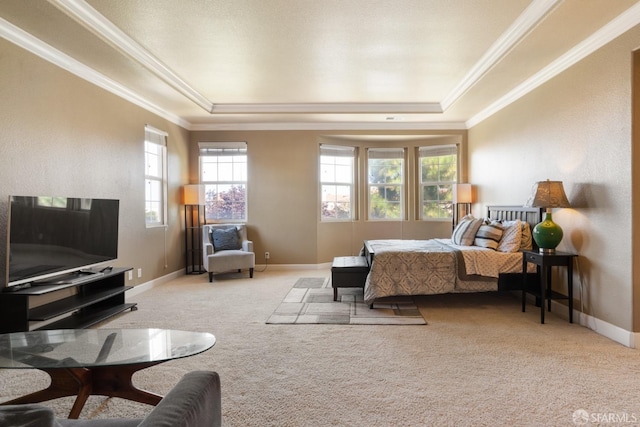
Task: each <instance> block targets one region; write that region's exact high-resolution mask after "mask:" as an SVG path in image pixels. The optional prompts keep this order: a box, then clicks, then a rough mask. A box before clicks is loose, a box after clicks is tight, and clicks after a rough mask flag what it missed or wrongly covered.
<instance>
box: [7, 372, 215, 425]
mask: <svg viewBox="0 0 640 427" xmlns="http://www.w3.org/2000/svg"><path fill="white" fill-rule="evenodd" d="M0 426H16V427H35V426H37V427H220V426H222V398H221V394H220V376H219V375H218V374H217V373H216V372H213V371H192V372H188V373H187V374H185V375H184V376H183V377H182V379H181V380H180V381H179V382H178V383H177V384H176V385H175V386H174V387H173V388H172V389H171V390H170V391H169V393H167V395H166V396H164V397H163V398H162V400H160V403H158V405H157V406H155V407H154V408H153V409H152V410H151V412H150V413H149V414H148V415H147V416H146V417H145V418H144V419H129V418H120V419H95V420H86V419H79V420H71V419H62V418H55V417H54V412H53V410H52V409H50V408H48V407H46V406H43V405H41V404H36V403H33V404H24V405H5V406H0Z"/></svg>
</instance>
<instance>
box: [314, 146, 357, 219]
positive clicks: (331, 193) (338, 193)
mask: <svg viewBox="0 0 640 427" xmlns="http://www.w3.org/2000/svg"><path fill="white" fill-rule="evenodd" d="M355 153H356V150H355V148H354V147H341V146H331V145H321V146H320V186H321V191H320V193H321V200H320V209H321V215H320V220H321V221H340V220H352V219H353V217H354V203H353V201H354V200H355V196H354V194H355V193H354V185H353V183H354V164H355Z"/></svg>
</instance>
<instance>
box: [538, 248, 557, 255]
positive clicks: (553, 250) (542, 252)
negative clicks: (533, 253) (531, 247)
mask: <svg viewBox="0 0 640 427" xmlns="http://www.w3.org/2000/svg"><path fill="white" fill-rule="evenodd" d="M538 251H539V252H540V253H541V254H547V255H549V254H555V253H556V250H555V249H547V248H539V249H538Z"/></svg>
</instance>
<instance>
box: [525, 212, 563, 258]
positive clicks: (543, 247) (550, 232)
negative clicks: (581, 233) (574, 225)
mask: <svg viewBox="0 0 640 427" xmlns="http://www.w3.org/2000/svg"><path fill="white" fill-rule="evenodd" d="M531 234H532V235H533V240H534V241H535V242H536V244H537V245H538V248H540V253H543V254H552V253H555V251H556V246H558V245H559V244H560V241H561V240H562V234H563V233H562V228H560V226H559V225H558V224H556V223H555V222H553V220H552V219H551V212H549V211H547V212H546V213H545V217H544V221H542V222H541V223H540V224H538V225H536V226H535V227H533V230H532V233H531Z"/></svg>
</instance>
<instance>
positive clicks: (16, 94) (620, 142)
mask: <svg viewBox="0 0 640 427" xmlns="http://www.w3.org/2000/svg"><path fill="white" fill-rule="evenodd" d="M638 44H640V30H639V29H637V28H636V29H634V30H632V31H630V32H629V33H627V34H625V35H624V36H622V37H620V38H618V39H617V40H615V41H614V42H612V43H611V44H610V45H608V46H606V47H604V48H602V49H601V50H600V51H598V52H597V53H595V54H594V55H592V56H591V57H589V58H587V59H585V60H583V61H581V62H580V63H579V64H577V65H575V66H574V67H572V68H571V69H569V70H567V71H566V72H564V73H563V74H562V75H560V76H558V77H556V78H555V79H553V80H552V81H550V82H548V83H547V84H545V85H544V86H542V87H541V88H539V89H537V90H535V91H534V92H532V93H531V94H529V95H527V96H526V97H524V98H523V99H521V100H519V101H517V102H516V103H514V104H513V105H511V106H509V107H508V108H506V109H505V110H503V111H501V112H499V113H497V114H495V115H494V116H493V117H491V118H489V119H487V120H486V121H485V122H483V123H481V124H479V125H477V126H475V127H474V128H473V129H471V130H470V131H469V133H468V138H469V141H468V159H466V160H468V163H469V170H468V172H469V182H472V183H473V184H475V185H476V186H477V196H478V199H479V202H478V203H476V205H475V206H474V210H475V213H476V214H478V215H482V214H483V213H484V207H485V206H486V205H487V204H517V203H522V202H524V200H525V199H526V198H527V196H528V194H529V191H530V188H531V185H532V184H533V182H535V181H538V180H543V179H547V178H549V179H558V180H562V181H564V183H565V188H566V190H567V194H568V196H569V199H570V201H571V202H572V203H573V204H574V207H573V209H564V210H557V211H556V212H554V219H556V220H557V222H558V223H560V224H561V225H562V226H563V228H564V229H565V239H564V241H563V243H562V244H561V247H560V249H566V250H571V251H577V252H578V253H579V254H580V260H579V263H578V269H577V271H576V276H575V279H576V281H575V284H576V289H575V290H576V292H575V294H576V297H577V298H579V299H580V301H579V302H578V304H577V305H576V307H581V306H582V307H583V309H584V311H585V312H586V313H587V314H589V315H590V316H593V317H594V318H596V319H601V320H604V321H606V322H609V323H610V324H612V325H615V326H618V327H620V328H623V329H625V330H632V331H639V330H640V320H639V319H638V317H640V314H638V313H637V310H636V312H635V313H634V310H633V307H634V304H633V301H634V298H635V299H636V300H638V299H640V297H639V296H638V292H637V291H636V292H634V290H636V289H637V287H638V285H636V286H634V285H633V277H632V276H633V275H632V264H633V263H634V261H640V259H638V258H640V255H639V254H637V253H632V239H631V234H630V232H629V230H630V229H632V227H634V226H635V223H634V221H633V220H632V219H633V217H632V215H631V214H630V206H631V201H632V200H635V198H632V196H634V195H635V193H637V192H638V191H640V189H636V190H635V191H632V188H633V187H632V180H631V178H632V162H631V156H632V155H633V156H635V157H638V156H640V154H638V152H637V150H636V151H632V149H631V148H632V143H631V69H632V61H631V58H632V56H631V52H632V51H633V50H634V49H635V48H636V47H637V46H638ZM0 58H2V61H0V82H1V85H0V90H1V92H0V96H1V98H2V100H3V103H2V105H1V106H0V124H1V125H2V132H1V133H0V162H1V163H0V165H1V168H0V170H1V172H0V176H1V177H2V179H0V236H2V238H6V211H7V209H6V208H7V202H6V201H7V196H8V195H9V194H59V195H70V196H92V197H106V198H118V199H120V200H121V216H120V221H121V227H120V246H119V252H120V257H119V261H118V263H117V264H118V265H123V266H132V267H135V268H142V269H143V273H144V274H143V277H142V278H141V279H137V278H134V280H133V283H132V284H137V283H142V282H146V281H149V280H152V279H155V278H158V277H161V276H163V275H165V274H168V273H171V272H174V271H179V270H181V269H182V268H183V266H184V265H183V255H184V248H183V242H182V206H181V205H180V188H181V186H182V185H183V184H185V183H188V182H197V180H198V171H197V142H199V141H246V142H247V143H248V146H249V170H250V175H249V194H248V208H249V224H248V225H249V233H250V236H251V238H252V239H253V240H254V241H255V243H256V252H257V260H258V263H261V262H263V259H262V255H263V253H264V251H266V250H268V251H270V252H271V254H272V259H271V262H272V263H275V264H317V263H326V262H329V261H330V260H331V258H332V257H333V256H335V255H344V254H353V253H356V252H357V251H358V250H359V248H360V246H361V242H362V240H364V239H366V238H382V237H398V238H400V237H403V238H430V237H444V236H447V235H448V234H449V233H450V225H449V224H448V223H446V222H445V223H437V222H430V223H424V222H420V221H416V220H415V215H414V213H413V211H411V210H410V212H409V214H408V218H407V221H405V222H403V223H402V224H400V223H379V222H368V221H365V220H364V219H363V218H364V216H363V215H362V213H361V215H362V216H361V217H360V218H361V219H359V220H358V221H355V222H353V223H340V224H325V223H321V222H320V221H319V220H318V190H319V189H318V184H317V176H318V170H317V168H318V164H317V159H318V145H319V143H321V142H323V141H333V142H336V141H338V143H340V140H343V139H345V138H346V139H347V140H348V142H346V143H349V144H351V143H354V145H357V146H359V147H361V148H364V147H366V146H369V145H374V144H377V143H378V144H379V138H378V139H377V140H376V139H375V138H374V139H373V140H372V139H371V138H369V137H368V136H369V135H372V134H373V135H377V136H378V137H379V136H380V135H390V137H391V138H392V139H393V138H397V137H399V136H402V137H407V136H409V135H417V136H418V137H417V138H405V140H403V141H399V142H397V143H396V144H397V145H399V146H406V147H409V148H411V149H412V147H415V146H419V145H422V144H423V143H424V142H425V141H432V140H431V138H432V137H433V135H434V134H435V135H437V134H441V135H457V136H459V138H460V139H461V141H462V147H463V152H464V150H467V146H466V145H467V140H466V138H467V134H466V132H463V131H451V132H440V133H437V132H435V133H434V132H429V131H424V132H375V133H371V132H320V131H317V132H316V131H265V132H262V131H260V132H258V131H255V132H248V131H247V132H232V131H224V132H187V131H186V130H184V129H182V128H180V127H178V126H176V125H174V124H172V123H170V122H168V121H166V120H164V119H162V118H159V117H158V116H156V115H154V114H151V113H149V112H147V111H145V110H143V109H141V108H138V107H136V106H134V105H132V104H130V103H128V102H126V101H124V100H122V99H120V98H118V97H116V96H114V95H111V94H109V93H107V92H105V91H103V90H101V89H99V88H97V87H95V86H93V85H91V84H89V83H87V82H85V81H83V80H81V79H79V78H77V77H74V76H72V75H70V74H69V73H67V72H65V71H63V70H61V69H59V68H57V67H55V66H53V65H51V64H49V63H47V62H46V61H43V60H41V59H39V58H37V57H35V56H33V55H31V54H29V53H27V52H25V51H23V50H21V49H20V48H17V47H15V46H14V45H12V44H10V43H8V42H6V41H3V40H0ZM147 123H148V124H151V125H153V126H154V127H157V128H159V129H164V130H166V131H168V132H169V200H170V208H169V223H170V225H169V227H168V228H167V229H166V232H165V229H146V228H145V226H144V215H143V212H144V206H143V200H144V187H143V184H142V183H143V157H144V156H143V151H142V137H143V129H144V125H145V124H147ZM336 138H337V139H336ZM464 160H465V157H464V156H463V161H464ZM462 170H463V172H465V171H466V165H463V167H462ZM465 173H466V172H465ZM636 173H637V172H636ZM465 180H466V179H465V177H464V176H463V181H465ZM636 188H637V187H636ZM360 196H361V200H360V201H361V208H363V206H364V203H362V200H363V197H364V195H360ZM636 232H637V231H636ZM0 256H1V257H2V258H3V259H4V257H5V256H6V254H5V247H4V245H0ZM4 268H5V266H4V263H0V272H1V275H0V277H4V271H3V270H4ZM560 286H562V285H560ZM580 296H582V298H580ZM636 306H638V304H637V302H636ZM634 316H635V317H634Z"/></svg>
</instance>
